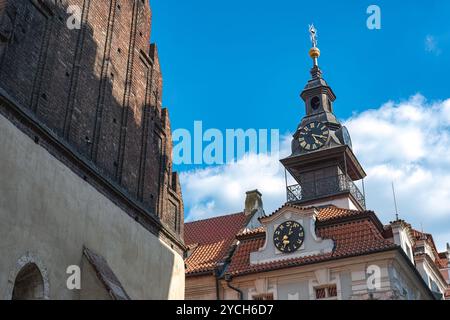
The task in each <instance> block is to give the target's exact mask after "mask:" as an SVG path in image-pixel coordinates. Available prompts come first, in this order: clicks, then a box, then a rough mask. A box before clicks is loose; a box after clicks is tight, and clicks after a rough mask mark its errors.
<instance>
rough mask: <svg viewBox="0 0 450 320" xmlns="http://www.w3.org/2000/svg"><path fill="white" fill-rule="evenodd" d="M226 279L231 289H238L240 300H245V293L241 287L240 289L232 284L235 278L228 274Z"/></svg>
mask: <svg viewBox="0 0 450 320" xmlns="http://www.w3.org/2000/svg"><path fill="white" fill-rule="evenodd" d="M225 281H226V282H227V286H228V288H230V289H231V290H233V291H236V292H237V293H238V296H239V300H244V294H243V293H242V290H240V289H238V288H236V287H233V286H232V285H231V281H233V278H232V277H231V276H230V275H229V274H227V275H226V276H225Z"/></svg>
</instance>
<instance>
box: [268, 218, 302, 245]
mask: <svg viewBox="0 0 450 320" xmlns="http://www.w3.org/2000/svg"><path fill="white" fill-rule="evenodd" d="M304 241H305V230H304V229H303V226H302V225H301V224H300V223H298V222H296V221H286V222H284V223H283V224H281V225H279V226H278V228H277V229H276V230H275V232H274V235H273V243H274V244H275V247H276V248H277V249H278V250H279V251H280V252H283V253H294V252H296V251H298V250H299V249H300V248H301V247H302V245H303V242H304Z"/></svg>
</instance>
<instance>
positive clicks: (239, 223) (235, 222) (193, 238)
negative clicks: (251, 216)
mask: <svg viewBox="0 0 450 320" xmlns="http://www.w3.org/2000/svg"><path fill="white" fill-rule="evenodd" d="M246 222H247V217H246V216H245V214H244V213H237V214H233V215H228V216H221V217H217V218H212V219H207V220H201V221H195V222H191V223H186V224H185V229H184V230H185V232H184V233H185V243H186V245H187V246H188V248H190V249H191V250H192V252H190V253H189V255H188V258H187V259H186V260H185V263H186V273H187V274H188V275H193V274H198V273H204V272H212V271H213V270H214V269H215V267H216V266H217V264H218V263H219V262H221V261H222V260H223V259H224V258H225V257H226V255H227V253H228V252H229V251H230V249H231V246H232V244H233V242H234V241H235V238H236V234H238V233H239V232H240V231H241V230H242V229H243V228H244V227H245V224H246Z"/></svg>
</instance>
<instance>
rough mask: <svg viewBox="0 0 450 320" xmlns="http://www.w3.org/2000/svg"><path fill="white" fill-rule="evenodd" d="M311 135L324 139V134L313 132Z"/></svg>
mask: <svg viewBox="0 0 450 320" xmlns="http://www.w3.org/2000/svg"><path fill="white" fill-rule="evenodd" d="M313 137H316V138H322V139H325V136H323V135H318V134H313Z"/></svg>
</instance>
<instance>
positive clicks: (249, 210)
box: [244, 190, 263, 216]
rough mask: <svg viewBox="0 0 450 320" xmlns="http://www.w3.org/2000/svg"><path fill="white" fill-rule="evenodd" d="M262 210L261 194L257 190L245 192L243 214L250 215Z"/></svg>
mask: <svg viewBox="0 0 450 320" xmlns="http://www.w3.org/2000/svg"><path fill="white" fill-rule="evenodd" d="M260 210H263V201H262V194H261V192H259V191H258V190H253V191H249V192H247V198H246V199H245V209H244V213H245V215H247V216H248V215H252V214H254V213H255V212H257V211H260Z"/></svg>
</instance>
